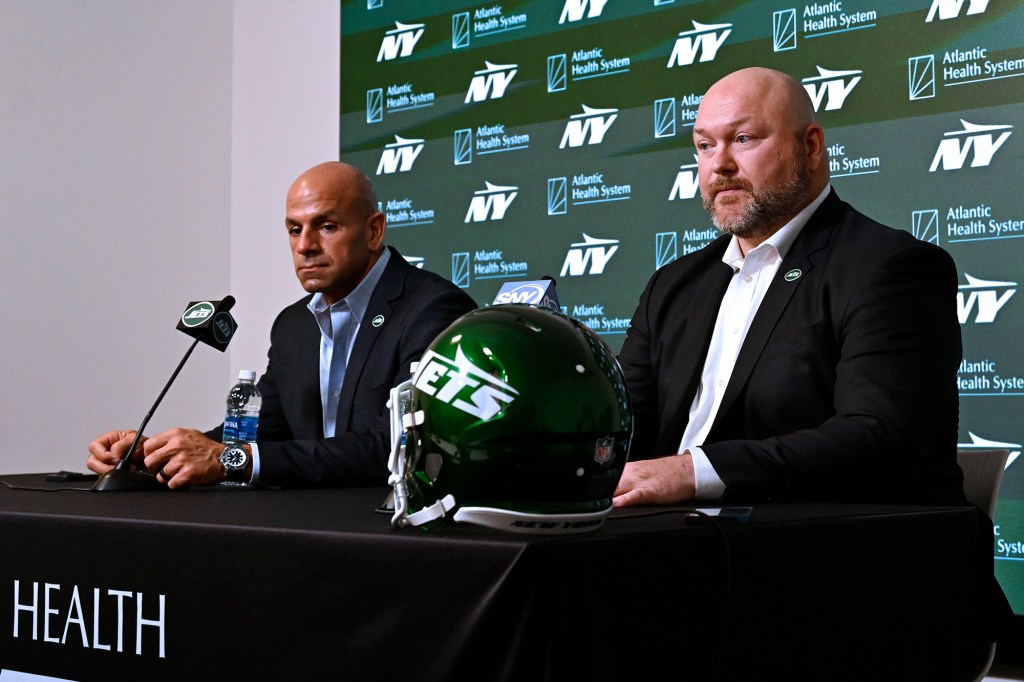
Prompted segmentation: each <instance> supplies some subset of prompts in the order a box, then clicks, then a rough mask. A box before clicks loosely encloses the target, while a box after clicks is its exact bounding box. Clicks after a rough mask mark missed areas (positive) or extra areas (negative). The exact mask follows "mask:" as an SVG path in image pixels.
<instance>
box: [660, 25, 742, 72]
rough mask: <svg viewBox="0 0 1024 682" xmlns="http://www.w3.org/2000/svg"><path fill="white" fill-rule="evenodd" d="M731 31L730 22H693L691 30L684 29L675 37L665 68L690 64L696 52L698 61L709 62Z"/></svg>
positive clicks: (695, 56)
mask: <svg viewBox="0 0 1024 682" xmlns="http://www.w3.org/2000/svg"><path fill="white" fill-rule="evenodd" d="M730 33H732V24H700V23H697V22H696V21H694V22H693V30H692V31H684V32H682V33H680V34H679V37H678V38H677V39H676V44H675V47H673V48H672V54H671V56H669V58H668V64H667V68H672V67H673V66H690V65H691V64H693V61H694V59H696V58H697V53H698V52H699V53H700V61H702V62H710V61H712V60H714V58H715V55H717V54H718V48H720V47H722V43H724V42H725V39H726V38H728V37H729V34H730Z"/></svg>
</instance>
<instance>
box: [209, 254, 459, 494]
mask: <svg viewBox="0 0 1024 682" xmlns="http://www.w3.org/2000/svg"><path fill="white" fill-rule="evenodd" d="M388 248H389V249H390V250H391V259H390V260H389V261H388V264H387V267H386V268H385V270H384V273H383V275H382V276H381V279H380V281H379V282H378V284H377V287H376V288H375V289H374V291H373V295H372V296H371V298H370V304H369V307H368V308H367V310H366V316H365V318H364V319H363V321H362V324H360V326H359V333H358V335H357V336H356V340H355V344H354V346H353V348H352V354H351V356H350V358H349V361H348V367H347V369H346V371H345V381H344V383H343V384H342V388H341V399H340V402H339V404H338V418H337V435H335V436H334V437H332V438H324V433H323V416H322V414H323V409H322V407H321V403H320V378H319V377H320V328H319V327H318V326H317V324H316V320H315V319H314V317H313V314H312V313H311V312H310V311H309V309H308V308H307V307H306V304H307V303H308V302H309V300H310V299H311V298H312V295H310V296H306V297H304V298H302V299H301V300H299V301H297V302H296V303H293V304H292V305H290V306H288V307H287V308H285V309H284V310H283V311H281V313H280V314H279V315H278V316H277V319H276V320H275V321H274V325H273V327H272V328H271V332H270V351H269V353H268V361H267V371H266V373H265V374H264V375H263V376H262V377H261V378H260V380H259V383H258V387H259V389H260V393H261V394H262V396H263V407H262V409H261V410H260V424H259V431H258V433H257V439H256V442H257V445H258V446H259V451H260V483H262V484H266V485H273V486H313V485H318V486H343V485H386V484H387V478H388V468H387V459H388V452H389V451H390V430H389V420H388V414H387V409H386V407H385V405H386V403H387V400H388V392H389V391H390V389H391V388H392V387H393V386H395V385H396V384H398V383H400V382H402V381H404V380H406V379H408V378H409V376H410V374H411V373H410V365H411V363H412V362H414V361H417V360H419V358H420V355H421V354H422V353H423V351H424V350H425V349H426V347H427V346H428V345H429V344H430V342H431V341H433V340H434V338H435V337H436V336H437V335H438V334H440V333H441V331H442V330H443V329H444V328H445V327H447V326H448V325H449V324H451V323H452V322H453V321H454V320H455V319H456V318H457V317H459V316H460V315H462V314H463V313H466V312H468V311H470V310H473V309H474V308H476V304H475V303H474V302H473V299H471V298H470V297H469V296H468V295H467V294H466V293H465V292H464V291H462V290H461V289H458V288H457V287H456V286H455V285H453V284H452V283H451V282H449V281H447V280H445V279H443V278H441V277H439V276H438V275H435V274H434V273H431V272H426V271H423V270H418V269H417V268H415V267H413V266H411V265H409V264H408V263H407V262H406V261H405V259H403V258H402V256H401V255H400V254H399V253H398V251H396V250H395V249H394V248H391V247H388ZM377 316H380V317H382V318H383V324H381V325H380V326H375V325H374V324H373V320H374V318H375V317H377ZM214 434H216V432H214ZM215 437H216V436H215Z"/></svg>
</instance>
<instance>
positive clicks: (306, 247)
mask: <svg viewBox="0 0 1024 682" xmlns="http://www.w3.org/2000/svg"><path fill="white" fill-rule="evenodd" d="M319 247H320V240H319V239H318V238H317V232H316V230H311V229H309V228H303V230H302V232H300V233H299V236H298V239H297V240H296V242H295V250H296V251H297V252H299V253H314V252H316V251H317V249H319Z"/></svg>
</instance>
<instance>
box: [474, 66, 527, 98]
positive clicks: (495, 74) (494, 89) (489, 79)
mask: <svg viewBox="0 0 1024 682" xmlns="http://www.w3.org/2000/svg"><path fill="white" fill-rule="evenodd" d="M484 63H485V64H486V65H487V68H486V69H481V70H480V71H475V72H474V75H473V80H472V81H471V82H470V84H469V91H468V92H467V93H466V104H469V103H470V102H482V101H484V100H485V99H501V98H502V97H504V96H505V88H507V87H508V84H509V83H511V82H512V79H513V78H515V75H516V72H517V71H518V69H519V65H518V64H491V63H490V62H488V61H485V62H484Z"/></svg>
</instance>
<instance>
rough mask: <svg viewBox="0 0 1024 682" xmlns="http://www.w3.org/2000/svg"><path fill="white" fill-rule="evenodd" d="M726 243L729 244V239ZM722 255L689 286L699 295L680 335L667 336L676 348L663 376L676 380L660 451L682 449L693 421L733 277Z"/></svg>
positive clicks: (678, 321)
mask: <svg viewBox="0 0 1024 682" xmlns="http://www.w3.org/2000/svg"><path fill="white" fill-rule="evenodd" d="M724 243H726V244H727V243H728V240H726V241H725V242H724ZM722 253H724V247H723V249H721V250H720V252H719V253H718V254H717V255H718V258H717V259H716V261H715V262H714V263H712V264H711V266H710V267H707V268H705V269H704V271H703V272H702V273H701V275H700V277H699V279H698V280H697V281H696V282H695V285H694V286H692V287H688V290H689V291H694V292H697V293H696V294H694V295H693V300H692V301H690V302H688V304H687V306H686V309H685V310H684V311H683V312H682V313H681V314H680V315H678V316H677V317H676V319H675V320H674V321H673V322H674V323H675V324H681V325H683V328H682V329H681V330H680V332H679V333H677V334H676V333H673V334H666V335H664V337H663V338H666V339H670V340H669V341H666V343H672V344H673V345H674V348H673V349H672V351H671V352H670V353H667V354H666V355H667V357H670V358H671V359H669V360H667V361H666V362H665V363H664V367H663V369H662V375H663V376H669V377H673V380H672V381H671V382H670V383H669V389H668V393H667V394H666V397H665V405H666V408H667V409H666V413H665V418H663V419H662V422H661V423H662V424H663V425H664V427H665V430H664V431H663V433H662V438H661V443H660V444H659V446H660V448H659V452H661V451H664V452H674V450H672V448H676V447H678V445H679V441H680V440H681V439H682V437H683V431H684V430H685V429H686V423H687V421H689V413H690V406H691V405H692V404H693V398H694V395H696V392H697V385H698V384H699V382H700V375H701V372H702V371H703V370H704V359H705V358H706V357H707V354H708V347H709V346H710V345H711V335H712V333H713V332H714V329H715V320H716V319H717V318H718V309H719V307H720V306H721V301H722V297H723V296H724V295H725V290H726V288H727V287H728V286H729V279H730V278H731V277H732V268H731V267H729V266H728V265H726V264H725V263H723V262H722V261H721V255H722ZM714 302H717V303H718V304H717V305H715V304H714ZM709 303H711V305H709ZM665 448H669V449H665Z"/></svg>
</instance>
